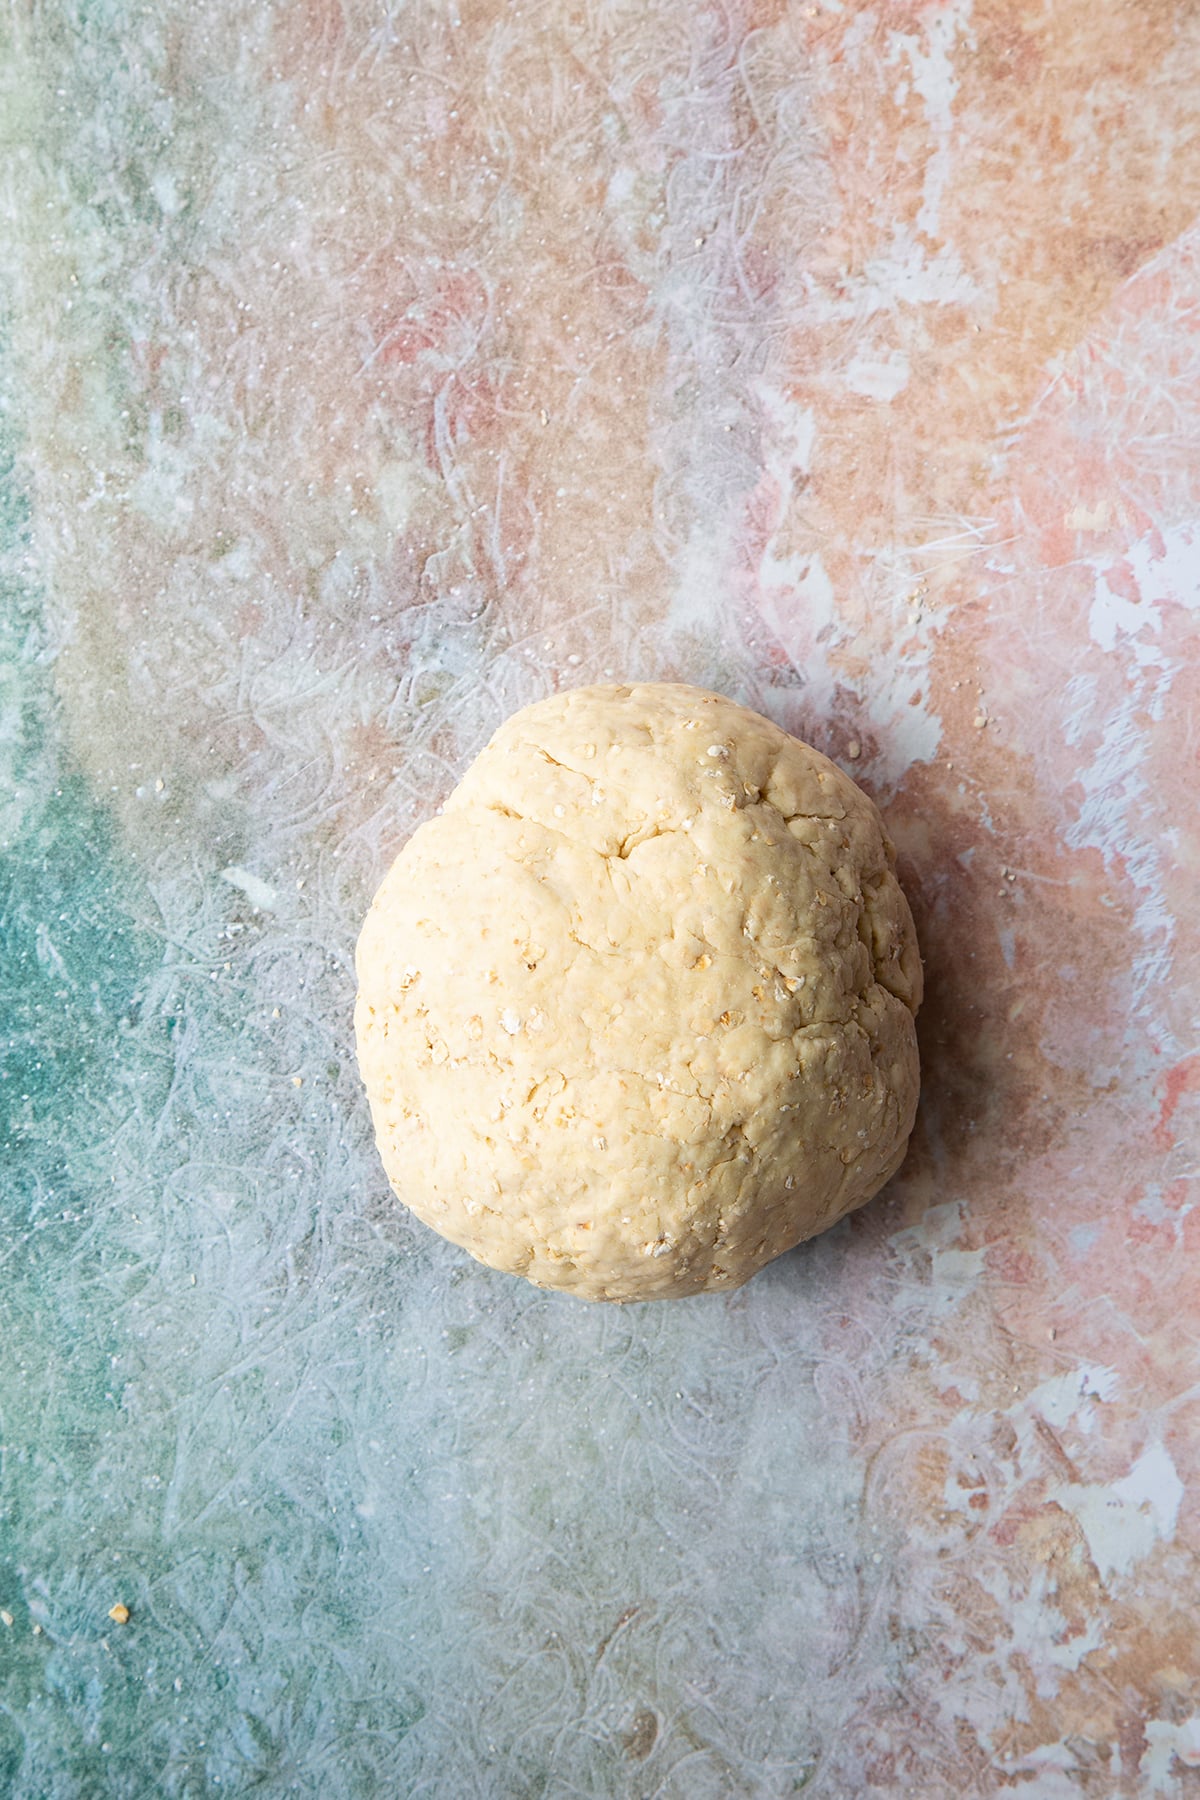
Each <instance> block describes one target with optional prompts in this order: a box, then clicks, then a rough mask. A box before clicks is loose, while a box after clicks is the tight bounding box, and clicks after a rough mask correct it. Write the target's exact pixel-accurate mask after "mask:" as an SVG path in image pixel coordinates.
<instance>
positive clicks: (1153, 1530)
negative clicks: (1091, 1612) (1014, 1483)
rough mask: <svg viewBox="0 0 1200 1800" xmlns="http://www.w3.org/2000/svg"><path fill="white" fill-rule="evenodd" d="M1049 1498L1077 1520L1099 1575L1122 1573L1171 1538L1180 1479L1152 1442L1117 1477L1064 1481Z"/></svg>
mask: <svg viewBox="0 0 1200 1800" xmlns="http://www.w3.org/2000/svg"><path fill="white" fill-rule="evenodd" d="M1052 1498H1053V1499H1056V1500H1057V1501H1058V1502H1059V1504H1060V1505H1062V1506H1064V1507H1065V1508H1066V1509H1067V1511H1068V1512H1070V1513H1072V1514H1073V1515H1074V1517H1075V1518H1076V1519H1078V1521H1079V1523H1080V1525H1081V1526H1082V1528H1083V1533H1084V1536H1085V1537H1086V1538H1087V1541H1088V1548H1089V1549H1090V1551H1091V1553H1092V1559H1093V1561H1094V1562H1095V1564H1096V1567H1097V1568H1098V1569H1099V1571H1100V1574H1101V1575H1102V1576H1104V1577H1107V1576H1109V1575H1127V1574H1128V1573H1129V1571H1130V1570H1131V1569H1132V1568H1133V1566H1134V1564H1135V1563H1137V1562H1140V1561H1141V1560H1142V1558H1143V1557H1145V1556H1148V1555H1149V1554H1150V1552H1151V1550H1153V1548H1154V1546H1155V1544H1156V1543H1158V1542H1159V1541H1160V1540H1164V1539H1165V1540H1169V1539H1170V1538H1171V1537H1173V1536H1174V1533H1175V1521H1176V1519H1177V1517H1178V1514H1179V1503H1180V1501H1181V1500H1182V1499H1183V1483H1182V1481H1180V1479H1179V1476H1178V1474H1177V1473H1176V1470H1175V1465H1174V1463H1173V1462H1172V1461H1171V1457H1170V1454H1169V1452H1168V1451H1167V1449H1166V1446H1165V1445H1163V1444H1151V1445H1149V1446H1148V1447H1147V1448H1146V1449H1145V1450H1144V1451H1143V1452H1142V1454H1141V1456H1139V1457H1138V1460H1137V1461H1136V1462H1135V1463H1134V1465H1133V1467H1132V1469H1131V1470H1130V1471H1129V1474H1128V1475H1126V1476H1124V1477H1123V1478H1122V1479H1121V1480H1120V1481H1114V1482H1112V1483H1110V1484H1107V1485H1103V1484H1096V1483H1089V1484H1087V1485H1081V1484H1076V1483H1069V1484H1067V1485H1065V1486H1062V1487H1059V1488H1057V1489H1055V1490H1054V1493H1053V1495H1052Z"/></svg>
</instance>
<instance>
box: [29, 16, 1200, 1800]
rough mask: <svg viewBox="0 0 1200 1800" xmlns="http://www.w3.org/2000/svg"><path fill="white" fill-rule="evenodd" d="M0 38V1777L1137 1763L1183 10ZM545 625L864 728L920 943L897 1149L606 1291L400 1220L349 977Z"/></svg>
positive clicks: (477, 23) (1188, 581)
mask: <svg viewBox="0 0 1200 1800" xmlns="http://www.w3.org/2000/svg"><path fill="white" fill-rule="evenodd" d="M0 30H2V31H3V34H4V43H3V52H2V55H0V139H2V144H3V159H2V162H0V182H2V184H3V185H2V190H0V192H2V198H0V398H2V402H3V411H2V412H0V435H2V439H3V444H2V449H3V458H4V464H3V478H2V481H0V527H2V531H3V542H2V544H0V594H2V600H0V633H2V634H3V645H2V653H0V684H2V686H0V702H2V711H0V833H2V837H3V849H4V873H3V886H2V888H0V953H2V956H3V963H2V966H0V1033H2V1038H3V1045H2V1048H3V1068H2V1070H0V1075H2V1077H3V1079H2V1081H0V1112H2V1114H3V1120H2V1124H0V1131H2V1134H3V1135H2V1137H0V1152H2V1155H3V1172H2V1194H3V1208H4V1212H3V1235H2V1237H0V1341H2V1343H3V1356H2V1359H0V1443H2V1446H3V1448H2V1452H0V1457H2V1460H0V1790H2V1791H4V1792H5V1793H6V1794H7V1793H11V1794H13V1795H14V1796H17V1797H19V1800H43V1797H46V1796H50V1797H52V1800H59V1797H60V1796H62V1797H74V1796H93V1795H102V1796H109V1795H112V1796H122V1797H128V1800H143V1797H144V1796H146V1795H147V1794H151V1793H154V1794H162V1795H167V1796H171V1797H172V1800H174V1797H176V1796H180V1797H183V1796H188V1797H191V1796H196V1797H199V1796H201V1795H204V1796H207V1795H209V1794H212V1793H216V1792H223V1793H237V1794H241V1793H246V1794H251V1793H253V1794H255V1795H261V1796H274V1795H279V1796H282V1795H285V1794H288V1795H290V1794H312V1795H318V1794H319V1795H320V1796H322V1800H342V1797H343V1796H346V1797H351V1796H353V1797H358V1796H364V1797H373V1796H376V1795H381V1794H388V1795H393V1794H394V1795H433V1796H447V1797H451V1796H452V1797H453V1800H472V1797H474V1796H478V1797H479V1800H497V1797H500V1800H525V1797H526V1796H528V1797H530V1800H532V1797H534V1796H547V1797H557V1796H567V1795H578V1796H594V1797H599V1800H609V1797H611V1796H621V1797H623V1796H630V1797H631V1800H651V1796H655V1797H660V1800H709V1797H711V1800H725V1797H726V1796H752V1797H754V1800H775V1797H776V1796H784V1795H791V1794H794V1793H797V1792H804V1793H805V1794H808V1795H814V1796H821V1797H822V1800H841V1797H842V1796H846V1795H850V1794H853V1795H856V1796H857V1795H866V1796H872V1795H877V1796H881V1797H885V1796H886V1797H891V1796H894V1795H901V1794H912V1795H916V1796H921V1797H922V1800H929V1797H940V1796H943V1795H946V1796H949V1795H955V1796H991V1795H998V1794H1002V1793H1018V1794H1020V1793H1025V1794H1029V1795H1031V1796H1033V1797H1034V1800H1062V1797H1067V1796H1070V1797H1074V1796H1077V1795H1081V1794H1085V1795H1095V1796H1104V1797H1105V1800H1107V1797H1108V1796H1114V1795H1115V1796H1125V1795H1129V1796H1142V1795H1147V1796H1165V1797H1167V1800H1186V1797H1187V1796H1188V1795H1189V1794H1191V1793H1193V1792H1195V1790H1196V1782H1197V1780H1198V1779H1200V1776H1198V1775H1197V1773H1196V1771H1197V1769H1198V1768H1200V1685H1198V1675H1197V1670H1198V1668H1200V1641H1198V1635H1197V1624H1196V1618H1197V1612H1196V1599H1197V1588H1198V1586H1200V1582H1198V1577H1197V1566H1198V1565H1197V1551H1198V1549H1200V1485H1198V1482H1200V1449H1198V1445H1200V1351H1198V1346H1197V1337H1198V1325H1200V1278H1198V1276H1197V1272H1196V1271H1197V1266H1198V1265H1197V1252H1198V1251H1200V1208H1198V1207H1197V1206H1196V1204H1195V1203H1196V1183H1197V1165H1196V1157H1197V1142H1198V1119H1200V1043H1198V1040H1197V1016H1198V1012H1200V1006H1198V992H1197V990H1198V987H1200V981H1198V972H1200V971H1198V956H1197V931H1198V929H1200V917H1198V912H1197V906H1196V882H1197V872H1198V865H1200V856H1198V837H1197V831H1196V793H1197V785H1198V784H1197V741H1198V738H1197V725H1196V720H1197V718H1198V717H1200V653H1198V647H1197V620H1196V608H1197V603H1198V598H1200V492H1198V490H1200V377H1198V375H1197V370H1198V369H1200V225H1198V224H1197V214H1198V212H1200V100H1198V96H1200V15H1198V14H1197V12H1196V8H1195V7H1194V6H1193V5H1190V4H1187V3H1186V0H1143V3H1141V4H1134V3H1133V0H1104V3H1103V4H1097V0H1038V3H1034V0H975V3H974V4H972V3H971V0H950V3H949V4H946V5H941V6H939V5H923V4H920V3H919V0H907V3H904V4H901V3H899V0H897V3H896V4H891V5H887V4H884V3H883V0H876V3H875V4H873V5H870V4H863V3H860V0H817V3H816V4H812V5H799V4H782V3H781V0H761V3H756V0H726V3H724V4H698V5H696V4H692V3H691V0H688V3H687V4H685V3H684V0H665V3H664V4H662V5H654V6H646V5H641V4H637V5H635V4H632V3H627V4H622V3H620V0H594V3H592V4H577V5H572V4H569V3H566V0H564V3H563V4H553V5H537V6H534V5H524V4H506V3H504V0H463V3H462V4H461V5H455V4H454V0H409V3H408V4H400V3H393V0H371V3H370V4H368V3H367V0H345V3H344V4H338V3H336V0H307V3H305V4H287V5H284V4H277V5H267V4H263V5H253V6H246V5H237V6H235V5H233V4H221V0H186V3H185V0H157V3H156V4H154V5H149V6H138V5H134V4H133V3H132V0H129V3H127V4H126V3H122V0H90V3H85V0H74V3H73V0H44V3H43V4H35V3H34V0H15V3H14V4H13V5H12V6H11V7H10V8H8V9H7V11H6V12H5V14H4V18H3V22H2V25H0ZM610 675H613V676H617V677H623V676H626V675H628V676H636V677H639V678H679V679H687V680H693V681H699V682H701V683H706V684H709V685H714V686H719V687H721V688H723V689H724V690H725V691H727V692H729V693H731V694H732V695H733V696H734V697H735V698H738V699H740V700H744V701H747V702H749V703H751V704H753V705H756V706H758V707H760V708H761V709H762V710H764V711H766V712H768V713H770V714H771V716H773V717H774V718H776V719H777V720H779V721H780V722H781V723H782V724H784V725H786V726H788V727H790V728H793V729H796V730H798V731H800V732H801V733H802V734H804V735H806V736H808V737H810V738H811V739H812V741H814V742H816V743H817V744H818V745H819V746H820V747H821V748H823V749H826V750H828V751H829V752H830V753H831V754H832V755H834V756H835V757H836V758H838V759H839V760H840V761H842V762H843V764H844V765H845V766H847V767H850V768H852V769H853V770H854V772H855V773H856V775H858V776H859V778H860V779H862V780H863V781H864V783H865V784H866V785H867V786H868V787H869V788H870V789H871V791H872V792H873V793H874V794H875V795H876V797H877V798H878V799H879V800H880V802H881V804H883V805H884V807H885V808H886V810H887V814H888V818H889V822H890V826H891V829H892V831H893V834H894V836H895V838H896V840H897V843H898V844H899V846H900V849H901V854H902V870H903V873H904V876H905V879H906V882H907V884H908V888H909V892H910V895H911V897H912V900H913V904H914V909H915V911H916V914H917V918H918V925H919V928H920V930H921V933H922V939H923V943H924V947H925V952H926V958H927V963H928V968H929V976H930V993H929V999H928V1002H927V1006H926V1008H925V1011H924V1013H923V1015H922V1025H921V1034H922V1049H923V1056H924V1064H925V1071H926V1091H925V1100H924V1104H923V1111H922V1115H921V1119H920V1121H919V1125H918V1131H917V1136H916V1139H915V1142H914V1148H913V1152H912V1155H911V1156H910V1159H909V1162H908V1164H907V1166H906V1168H905V1170H904V1171H903V1173H902V1174H901V1176H900V1177H899V1178H898V1179H897V1180H896V1181H895V1182H894V1183H893V1184H892V1186H891V1188H890V1189H889V1190H888V1192H887V1194H886V1195H885V1196H884V1197H883V1198H882V1199H881V1200H880V1201H879V1202H877V1203H876V1204H875V1205H873V1206H872V1207H870V1208H869V1209H867V1211H866V1212H865V1213H863V1214H861V1215H858V1216H857V1217H856V1218H854V1219H853V1220H852V1221H849V1222H847V1223H846V1224H844V1225H843V1226H841V1227H839V1228H838V1229H837V1230H836V1231H834V1232H833V1233H831V1234H830V1235H829V1236H828V1237H827V1238H825V1239H823V1240H822V1241H820V1242H819V1243H816V1244H814V1245H813V1246H811V1247H809V1248H807V1249H805V1250H803V1251H801V1252H798V1253H796V1254H794V1255H792V1256H789V1257H787V1258H784V1259H783V1260H782V1261H781V1262H779V1263H778V1264H776V1265H774V1266H773V1267H772V1268H771V1269H770V1270H769V1271H767V1272H766V1273H765V1274H764V1275H762V1276H761V1277H760V1278H758V1279H757V1280H755V1281H754V1282H753V1283H752V1284H751V1285H750V1286H749V1287H748V1288H746V1289H745V1290H743V1291H742V1292H740V1293H738V1294H736V1295H734V1296H731V1297H729V1298H728V1299H714V1298H707V1299H700V1300H696V1301H689V1302H679V1303H675V1304H671V1305H663V1306H657V1307H647V1308H630V1309H625V1310H615V1309H613V1310H609V1309H589V1308H587V1307H586V1306H583V1305H581V1304H579V1303H575V1302H572V1301H570V1300H569V1299H565V1298H561V1297H558V1298H555V1297H550V1296H543V1295H539V1294H537V1293H536V1292H534V1291H533V1290H528V1289H526V1288H524V1287H523V1286H521V1285H518V1284H517V1283H515V1282H512V1281H510V1280H507V1279H505V1278H502V1277H500V1276H496V1275H493V1274H491V1273H490V1272H488V1271H486V1270H482V1269H480V1268H478V1267H477V1266H475V1265H474V1264H472V1263H470V1262H469V1260H467V1259H465V1258H464V1257H462V1256H461V1255H460V1254H458V1253H457V1252H455V1251H453V1250H451V1249H450V1248H449V1247H448V1246H446V1245H443V1244H442V1243H441V1242H440V1241H438V1240H437V1239H435V1238H433V1237H432V1236H431V1235H430V1234H429V1233H427V1232H425V1231H424V1230H423V1229H422V1228H420V1227H419V1226H417V1225H415V1224H410V1223H407V1222H406V1221H405V1219H404V1218H397V1217H396V1215H395V1213H394V1211H393V1209H392V1208H391V1206H390V1205H389V1203H388V1196H387V1193H386V1190H385V1188H384V1184H383V1181H382V1177H381V1174H380V1170H379V1167H378V1164H377V1161H376V1158H375V1155H374V1152H373V1149H372V1146H371V1143H370V1138H369V1127H368V1120H367V1114H366V1108H365V1104H364V1101H363V1098H362V1095H361V1093H360V1091H359V1086H358V1082H357V1078H356V1074H355V1071H354V1068H353V1064H352V1059H351V1055H350V1035H349V1026H350V1008H351V1003H352V989H353V976H352V966H351V954H352V948H353V942H354V938H355V935H356V931H357V927H358V923H359V920H360V918H361V916H362V912H363V910H364V907H365V905H366V902H367V900H368V898H369V895H370V893H371V891H372V889H373V886H374V884H375V883H376V881H377V880H378V879H379V877H380V875H381V874H382V872H383V870H384V868H385V867H386V865H387V862H388V860H389V859H390V857H391V855H392V854H394V852H395V850H396V849H397V848H398V846H399V844H400V843H401V842H402V841H403V839H404V837H405V836H406V834H407V833H408V831H409V830H410V829H411V827H412V826H413V824H414V823H415V822H416V821H418V820H419V819H421V818H423V817H424V816H426V815H427V814H428V813H429V812H430V811H431V810H432V809H433V808H434V807H435V806H436V805H437V803H438V801H439V800H440V799H441V797H442V796H443V795H444V794H445V793H446V791H447V789H448V788H449V786H450V785H451V784H452V783H453V781H454V779H455V777H456V774H457V773H458V772H459V771H460V770H461V768H462V767H463V765H464V763H465V761H466V760H467V759H468V758H469V757H470V755H471V754H472V753H473V752H474V751H475V750H476V749H478V747H479V746H480V745H481V744H482V742H483V741H484V740H485V739H486V737H487V735H488V734H489V732H490V730H491V729H492V728H493V727H494V725H495V724H496V723H497V722H498V721H499V719H500V718H501V717H502V716H503V715H504V714H505V713H506V712H507V711H508V710H510V709H511V708H513V707H514V706H516V705H517V704H519V703H521V702H524V701H526V700H530V699H533V698H535V697H537V696H538V695H541V694H544V693H546V692H548V691H550V690H552V689H553V688H555V687H556V686H560V685H563V684H566V683H574V682H577V681H585V680H589V679H602V678H604V677H606V676H610ZM117 1601H121V1602H123V1603H124V1604H126V1605H128V1606H129V1608H130V1611H131V1616H130V1619H129V1621H128V1622H127V1623H126V1624H123V1625H122V1624H117V1623H115V1622H113V1621H111V1620H110V1619H109V1618H108V1616H107V1615H108V1611H109V1608H110V1607H111V1606H112V1605H113V1604H114V1603H115V1602H117Z"/></svg>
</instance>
